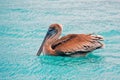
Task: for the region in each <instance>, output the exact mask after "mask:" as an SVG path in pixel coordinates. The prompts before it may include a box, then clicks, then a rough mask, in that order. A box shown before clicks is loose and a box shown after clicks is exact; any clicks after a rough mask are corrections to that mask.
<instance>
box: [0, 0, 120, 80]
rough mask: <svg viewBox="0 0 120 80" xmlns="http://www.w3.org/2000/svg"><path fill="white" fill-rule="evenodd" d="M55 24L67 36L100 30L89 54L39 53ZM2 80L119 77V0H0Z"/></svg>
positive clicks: (119, 79) (102, 79) (116, 79)
mask: <svg viewBox="0 0 120 80" xmlns="http://www.w3.org/2000/svg"><path fill="white" fill-rule="evenodd" d="M51 23H60V24H63V26H64V27H63V28H64V30H63V33H62V35H66V34H70V33H96V34H99V35H103V36H104V37H105V41H104V43H105V44H106V46H105V48H104V49H99V50H96V51H94V52H92V53H90V54H89V55H87V56H86V57H80V58H70V57H54V56H43V55H42V56H39V57H37V56H36V53H37V50H38V49H39V46H40V44H41V42H42V40H43V38H44V36H45V34H46V31H47V29H48V26H49V25H50V24H51ZM0 80H120V1H119V0H19V1H18V0H0Z"/></svg>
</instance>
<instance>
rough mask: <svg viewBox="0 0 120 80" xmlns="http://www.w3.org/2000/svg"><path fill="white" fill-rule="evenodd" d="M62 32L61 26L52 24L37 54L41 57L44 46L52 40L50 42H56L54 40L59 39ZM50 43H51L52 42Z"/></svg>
mask: <svg viewBox="0 0 120 80" xmlns="http://www.w3.org/2000/svg"><path fill="white" fill-rule="evenodd" d="M61 31H62V25H61V24H51V25H50V26H49V29H48V31H47V34H46V36H45V38H44V40H43V42H42V44H41V46H40V48H39V50H38V52H37V56H39V55H40V54H41V52H42V51H43V46H44V44H45V43H46V42H47V41H48V40H50V41H54V40H52V39H57V38H58V37H59V35H60V34H61ZM56 35H57V36H56ZM55 36H56V37H55ZM50 41H49V42H50Z"/></svg>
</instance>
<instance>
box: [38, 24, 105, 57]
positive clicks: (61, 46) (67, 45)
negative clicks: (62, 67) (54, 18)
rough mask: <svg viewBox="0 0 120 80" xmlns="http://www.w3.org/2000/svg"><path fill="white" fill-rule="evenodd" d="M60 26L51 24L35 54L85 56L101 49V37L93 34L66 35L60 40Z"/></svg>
mask: <svg viewBox="0 0 120 80" xmlns="http://www.w3.org/2000/svg"><path fill="white" fill-rule="evenodd" d="M61 33H62V25H60V24H51V25H50V27H49V29H48V32H47V34H46V36H45V38H44V40H43V42H42V44H41V46H40V49H39V50H38V52H37V56H39V55H40V54H41V52H43V53H44V54H47V55H53V56H85V55H86V54H87V53H89V52H91V51H93V50H95V49H98V48H102V47H103V44H102V43H101V42H100V41H101V40H103V37H102V36H98V35H93V34H68V35H66V36H63V37H61V38H60V35H61Z"/></svg>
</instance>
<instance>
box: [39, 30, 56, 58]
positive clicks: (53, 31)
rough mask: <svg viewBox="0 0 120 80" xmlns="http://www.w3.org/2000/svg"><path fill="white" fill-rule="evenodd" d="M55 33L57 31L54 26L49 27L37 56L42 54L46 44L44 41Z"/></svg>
mask: <svg viewBox="0 0 120 80" xmlns="http://www.w3.org/2000/svg"><path fill="white" fill-rule="evenodd" d="M55 33H56V30H55V29H53V28H49V29H48V32H47V34H46V36H45V38H44V40H43V42H42V44H41V46H40V48H39V50H38V52H37V56H39V55H40V54H41V52H42V51H43V46H44V43H45V42H46V40H48V39H49V38H50V37H51V36H53V35H54V34H55Z"/></svg>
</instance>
